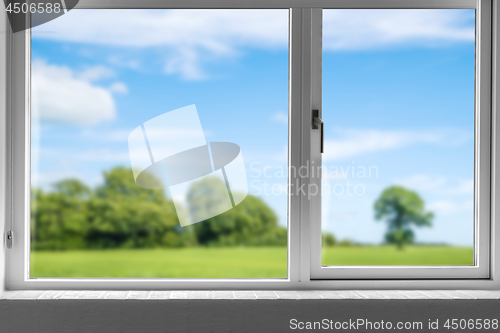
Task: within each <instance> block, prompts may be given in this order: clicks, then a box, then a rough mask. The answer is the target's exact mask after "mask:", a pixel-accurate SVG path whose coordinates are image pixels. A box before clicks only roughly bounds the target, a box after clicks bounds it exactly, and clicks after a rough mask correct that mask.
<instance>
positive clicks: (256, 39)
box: [30, 10, 288, 278]
mask: <svg viewBox="0 0 500 333" xmlns="http://www.w3.org/2000/svg"><path fill="white" fill-rule="evenodd" d="M256 23H259V24H256ZM31 43H32V73H31V74H32V86H31V91H32V96H33V98H32V104H31V112H32V118H31V119H32V123H31V129H32V133H31V134H32V142H31V157H32V158H31V188H32V191H31V255H30V276H31V277H89V278H90V277H130V278H134V277H135V278H143V277H146V278H272V277H286V276H287V249H286V246H287V219H286V218H287V216H286V211H287V196H286V191H285V190H284V189H285V188H286V183H287V172H286V165H287V157H286V151H287V137H288V135H287V122H288V116H287V109H288V105H287V104H288V13H287V11H286V10H71V11H69V12H68V13H67V14H65V15H62V16H61V17H59V18H57V19H55V20H53V21H51V22H48V23H46V24H43V25H40V26H38V27H36V28H34V29H33V31H32V41H31ZM269 168H271V169H274V170H276V169H281V170H282V173H281V174H280V175H279V176H277V177H273V178H272V179H269V178H268V177H267V176H266V173H265V172H264V170H267V169H269ZM277 189H280V190H282V191H279V192H278V191H277Z"/></svg>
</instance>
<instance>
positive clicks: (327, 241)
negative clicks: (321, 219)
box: [321, 231, 337, 247]
mask: <svg viewBox="0 0 500 333" xmlns="http://www.w3.org/2000/svg"><path fill="white" fill-rule="evenodd" d="M321 238H322V244H323V246H328V247H329V246H335V245H337V239H336V238H335V236H334V235H333V234H331V233H329V232H326V231H323V232H322V233H321Z"/></svg>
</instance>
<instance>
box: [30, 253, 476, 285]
mask: <svg viewBox="0 0 500 333" xmlns="http://www.w3.org/2000/svg"><path fill="white" fill-rule="evenodd" d="M322 258H323V259H322V261H323V262H322V263H323V265H472V264H473V250H472V248H469V247H451V246H415V245H414V246H407V247H405V248H403V249H402V250H398V249H397V248H396V247H395V246H352V247H341V246H337V247H329V248H324V249H323V251H322ZM30 265H31V267H30V269H31V274H30V275H31V277H87V278H92V277H94V278H95V277H108V278H280V277H281V278H284V277H286V275H287V250H286V248H285V247H213V248H206V247H194V248H181V249H171V248H169V249H132V250H124V249H117V250H80V251H60V252H56V251H32V252H31V260H30Z"/></svg>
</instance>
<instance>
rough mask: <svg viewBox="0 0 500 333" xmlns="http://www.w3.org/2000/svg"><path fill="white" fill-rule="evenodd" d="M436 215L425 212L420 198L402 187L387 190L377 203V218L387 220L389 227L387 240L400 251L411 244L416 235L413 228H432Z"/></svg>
mask: <svg viewBox="0 0 500 333" xmlns="http://www.w3.org/2000/svg"><path fill="white" fill-rule="evenodd" d="M433 217H434V214H433V213H432V212H427V211H425V204H424V201H423V200H422V198H420V196H419V195H418V194H417V193H416V192H414V191H411V190H408V189H406V188H404V187H401V186H392V187H389V188H386V189H385V190H384V191H383V192H382V194H381V195H380V197H379V198H378V199H377V201H376V202H375V218H376V219H377V220H385V222H386V223H387V226H388V230H387V233H386V235H385V240H386V242H387V243H391V244H396V245H397V246H398V248H399V249H401V248H402V247H403V245H405V244H411V243H413V241H414V238H415V235H414V233H413V230H412V228H411V227H412V226H416V227H430V226H432V220H433Z"/></svg>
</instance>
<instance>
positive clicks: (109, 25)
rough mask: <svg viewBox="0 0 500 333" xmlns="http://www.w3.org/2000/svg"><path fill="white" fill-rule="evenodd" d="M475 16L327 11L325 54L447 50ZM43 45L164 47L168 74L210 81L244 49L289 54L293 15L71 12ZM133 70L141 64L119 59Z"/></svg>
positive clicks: (468, 32)
mask: <svg viewBox="0 0 500 333" xmlns="http://www.w3.org/2000/svg"><path fill="white" fill-rule="evenodd" d="M473 16H474V12H473V11H464V10H430V9H426V10H416V9H412V10H359V9H357V10H326V11H325V13H324V31H323V36H324V43H323V45H324V48H325V49H326V50H358V49H374V48H381V47H390V46H397V45H407V44H409V43H412V45H417V46H432V47H435V46H439V47H441V46H443V45H447V44H448V43H450V42H452V43H453V42H470V41H473V40H474V24H471V19H473ZM37 30H43V31H55V32H56V33H50V34H36V33H35V34H34V35H33V36H34V38H37V39H50V40H56V41H63V42H75V43H85V44H98V45H104V46H106V47H109V46H115V47H116V46H117V47H132V48H135V49H140V48H146V47H155V48H158V47H163V48H164V49H163V54H164V57H165V60H164V61H165V62H164V64H165V67H164V68H165V72H166V73H168V74H179V75H181V77H182V78H184V79H190V80H199V79H205V78H207V76H208V75H207V73H206V72H205V71H204V69H203V64H204V63H206V62H209V61H213V60H217V59H221V58H227V57H234V56H237V55H240V54H242V53H243V52H244V51H243V49H244V48H246V47H254V48H267V49H268V48H279V49H286V48H287V47H288V11H287V10H183V9H176V10H130V9H125V10H91V11H90V10H72V11H70V12H69V13H68V14H66V15H64V16H62V17H60V18H58V19H57V20H53V21H50V22H48V23H46V24H44V25H43V26H40V27H39V28H35V29H34V31H35V32H36V31H37ZM111 59H114V60H115V61H118V62H119V63H126V64H133V66H132V65H130V66H129V65H127V67H135V68H137V67H138V66H139V65H138V62H137V60H136V59H121V58H117V57H116V56H112V57H111Z"/></svg>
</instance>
